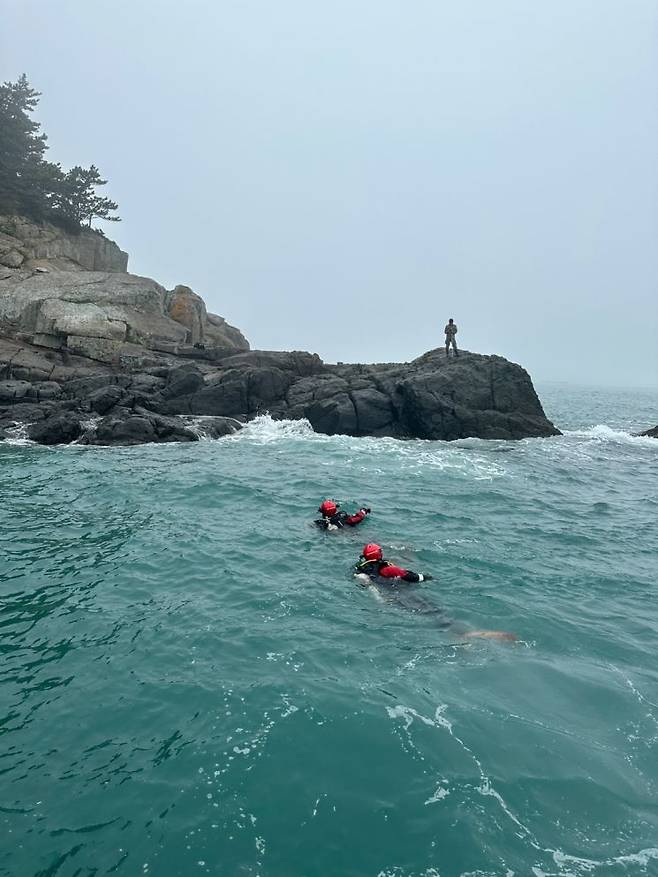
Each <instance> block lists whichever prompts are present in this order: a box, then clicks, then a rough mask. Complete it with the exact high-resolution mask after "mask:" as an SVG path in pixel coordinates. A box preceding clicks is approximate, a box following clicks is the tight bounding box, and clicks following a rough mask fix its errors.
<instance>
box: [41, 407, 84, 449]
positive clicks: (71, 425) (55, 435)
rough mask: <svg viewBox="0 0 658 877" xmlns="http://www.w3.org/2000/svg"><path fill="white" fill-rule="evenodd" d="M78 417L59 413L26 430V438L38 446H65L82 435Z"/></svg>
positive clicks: (69, 413) (68, 413)
mask: <svg viewBox="0 0 658 877" xmlns="http://www.w3.org/2000/svg"><path fill="white" fill-rule="evenodd" d="M82 432H83V428H82V423H81V421H80V417H79V416H78V415H76V414H75V413H74V412H72V411H60V412H59V413H57V414H53V415H52V416H51V417H46V418H45V419H44V420H41V421H39V422H37V423H35V424H33V425H32V426H30V427H29V429H28V433H27V434H28V436H29V437H30V438H31V439H32V441H34V442H38V444H40V445H66V444H70V442H73V441H75V440H76V439H77V438H79V437H80V436H81V435H82Z"/></svg>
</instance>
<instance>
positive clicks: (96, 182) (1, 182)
mask: <svg viewBox="0 0 658 877" xmlns="http://www.w3.org/2000/svg"><path fill="white" fill-rule="evenodd" d="M40 96H41V95H40V93H39V92H38V91H36V90H35V89H33V88H32V87H31V86H30V83H29V82H28V80H27V76H26V75H25V74H23V75H22V76H20V77H19V78H18V80H17V81H16V82H5V83H3V85H1V86H0V211H4V212H9V213H23V214H26V215H28V216H30V217H32V218H34V219H37V220H43V219H51V220H56V221H63V222H64V223H65V224H67V225H70V226H71V227H72V228H79V227H80V226H81V225H83V224H84V225H86V226H88V227H91V223H92V220H93V219H94V218H98V219H103V220H106V221H109V222H119V221H120V220H119V217H118V216H112V215H111V214H112V213H114V212H115V211H116V210H117V209H118V205H117V204H116V202H115V201H112V200H111V199H110V198H104V197H102V196H100V195H98V194H97V193H96V189H97V188H98V187H99V186H105V185H106V184H107V180H103V179H101V175H100V172H99V170H98V168H97V167H96V166H95V165H93V164H92V165H91V167H89V168H83V167H80V166H79V165H78V166H76V167H74V168H72V169H71V170H70V171H68V172H67V173H64V172H63V171H62V168H61V167H60V165H59V164H54V163H52V162H49V161H46V160H45V159H44V154H45V152H46V150H47V148H48V147H47V144H46V141H47V138H46V135H45V134H42V133H40V127H41V126H40V125H39V123H38V122H35V121H34V120H33V119H32V118H31V117H30V114H31V113H32V112H34V110H35V108H36V106H37V104H38V103H39V98H40Z"/></svg>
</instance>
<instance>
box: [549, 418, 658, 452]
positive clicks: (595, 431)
mask: <svg viewBox="0 0 658 877" xmlns="http://www.w3.org/2000/svg"><path fill="white" fill-rule="evenodd" d="M564 436H565V438H579V439H589V440H590V441H593V442H599V443H602V444H603V443H614V444H617V445H631V446H632V447H635V448H638V447H645V448H651V449H656V450H658V439H655V438H651V436H648V435H633V434H632V433H630V432H625V431H624V430H621V429H612V427H610V426H606V425H605V424H604V423H599V424H597V425H596V426H592V427H590V428H589V429H574V430H564Z"/></svg>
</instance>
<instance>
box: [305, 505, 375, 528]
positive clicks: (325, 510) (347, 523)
mask: <svg viewBox="0 0 658 877" xmlns="http://www.w3.org/2000/svg"><path fill="white" fill-rule="evenodd" d="M339 507H340V503H337V502H334V500H333V499H325V501H324V502H323V503H320V508H319V509H318V511H319V512H320V514H321V515H322V517H321V518H318V519H317V520H316V521H315V523H316V525H317V526H318V527H321V528H322V529H323V530H342V528H343V527H356V525H357V524H360V523H361V521H363V520H365V517H366V515H369V514H370V509H367V508H365V507H364V508H361V509H359V511H358V512H355V513H354V514H353V515H348V514H347V512H341V511H339Z"/></svg>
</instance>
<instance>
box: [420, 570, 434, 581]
mask: <svg viewBox="0 0 658 877" xmlns="http://www.w3.org/2000/svg"><path fill="white" fill-rule="evenodd" d="M433 578H434V576H431V575H430V574H429V573H428V572H425V573H421V574H420V575H419V576H418V581H419V582H431V581H432V579H433Z"/></svg>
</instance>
